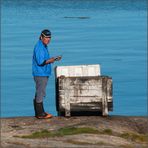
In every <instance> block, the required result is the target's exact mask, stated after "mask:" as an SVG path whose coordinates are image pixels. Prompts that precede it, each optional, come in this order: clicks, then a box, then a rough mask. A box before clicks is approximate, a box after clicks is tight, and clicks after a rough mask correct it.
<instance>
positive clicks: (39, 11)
mask: <svg viewBox="0 0 148 148" xmlns="http://www.w3.org/2000/svg"><path fill="white" fill-rule="evenodd" d="M146 3H147V1H146V0H42V1H41V0H26V1H23V0H21V1H19V0H2V1H1V116H2V117H14V116H33V115H34V110H33V98H34V92H35V85H34V81H33V77H32V53H33V48H34V45H35V44H36V42H37V41H38V38H39V35H40V32H41V31H42V30H43V29H45V28H47V29H50V30H51V32H52V39H51V43H50V44H49V46H48V47H49V49H50V54H51V56H56V55H62V56H63V59H62V61H61V62H56V63H54V64H53V65H52V69H53V71H52V76H51V77H50V79H49V81H48V86H47V89H46V98H45V101H44V105H45V109H46V111H47V112H50V113H51V114H53V115H54V116H56V115H57V112H56V105H55V77H54V67H55V66H60V65H62V66H64V65H84V64H100V65H101V74H102V75H108V76H111V77H112V79H113V101H114V108H113V112H110V113H109V114H110V115H126V116H131V115H132V116H145V115H146V114H147V8H146V7H147V4H146Z"/></svg>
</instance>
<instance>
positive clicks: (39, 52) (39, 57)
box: [35, 46, 46, 66]
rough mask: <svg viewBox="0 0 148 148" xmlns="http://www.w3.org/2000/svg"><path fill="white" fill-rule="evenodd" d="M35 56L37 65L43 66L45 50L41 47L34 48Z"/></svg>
mask: <svg viewBox="0 0 148 148" xmlns="http://www.w3.org/2000/svg"><path fill="white" fill-rule="evenodd" d="M35 58H36V62H37V64H38V65H39V66H44V65H45V62H46V60H45V52H44V49H43V47H41V46H40V47H36V48H35Z"/></svg>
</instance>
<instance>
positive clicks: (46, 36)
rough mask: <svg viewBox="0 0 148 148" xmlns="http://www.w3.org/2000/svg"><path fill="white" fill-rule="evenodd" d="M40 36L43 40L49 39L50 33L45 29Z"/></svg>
mask: <svg viewBox="0 0 148 148" xmlns="http://www.w3.org/2000/svg"><path fill="white" fill-rule="evenodd" d="M41 35H43V36H44V37H45V38H48V37H51V32H50V31H49V30H48V29H45V30H43V31H42V32H41Z"/></svg>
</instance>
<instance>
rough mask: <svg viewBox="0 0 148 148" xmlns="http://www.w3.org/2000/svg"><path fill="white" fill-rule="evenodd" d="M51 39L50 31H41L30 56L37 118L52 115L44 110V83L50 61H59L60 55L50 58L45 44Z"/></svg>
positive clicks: (49, 67) (49, 72)
mask: <svg viewBox="0 0 148 148" xmlns="http://www.w3.org/2000/svg"><path fill="white" fill-rule="evenodd" d="M50 40H51V32H50V31H49V30H47V29H45V30H43V31H42V32H41V35H40V38H39V41H38V42H37V43H36V45H35V47H34V51H33V58H32V74H33V77H34V81H35V85H36V92H35V98H34V100H33V103H34V111H35V117H36V118H38V119H47V118H51V117H52V115H51V114H48V113H47V112H45V111H44V105H43V98H44V97H45V95H46V85H47V82H48V78H49V76H50V75H51V63H54V62H55V61H59V60H60V59H61V57H60V56H58V57H52V58H50V55H49V52H48V47H47V44H48V43H49V42H50Z"/></svg>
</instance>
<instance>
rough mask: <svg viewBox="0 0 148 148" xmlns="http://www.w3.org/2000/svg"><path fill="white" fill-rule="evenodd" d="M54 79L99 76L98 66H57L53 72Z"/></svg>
mask: <svg viewBox="0 0 148 148" xmlns="http://www.w3.org/2000/svg"><path fill="white" fill-rule="evenodd" d="M55 74H56V77H60V76H65V77H85V76H100V75H101V70H100V65H99V64H97V65H75V66H57V67H56V70H55Z"/></svg>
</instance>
